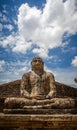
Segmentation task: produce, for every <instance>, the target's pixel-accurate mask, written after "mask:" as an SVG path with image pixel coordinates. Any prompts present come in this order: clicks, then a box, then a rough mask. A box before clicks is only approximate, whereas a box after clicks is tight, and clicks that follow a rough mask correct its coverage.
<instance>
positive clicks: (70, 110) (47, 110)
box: [3, 108, 77, 115]
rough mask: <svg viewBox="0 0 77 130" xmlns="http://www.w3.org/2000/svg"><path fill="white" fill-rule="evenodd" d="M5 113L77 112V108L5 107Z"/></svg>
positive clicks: (46, 113)
mask: <svg viewBox="0 0 77 130" xmlns="http://www.w3.org/2000/svg"><path fill="white" fill-rule="evenodd" d="M3 112H4V113H5V114H19V113H21V114H42V115H43V114H44V115H48V114H77V109H76V108H73V109H4V110H3Z"/></svg>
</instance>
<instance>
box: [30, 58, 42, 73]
mask: <svg viewBox="0 0 77 130" xmlns="http://www.w3.org/2000/svg"><path fill="white" fill-rule="evenodd" d="M31 65H32V70H36V71H43V70H44V62H43V60H42V58H40V57H34V58H33V59H32V62H31Z"/></svg>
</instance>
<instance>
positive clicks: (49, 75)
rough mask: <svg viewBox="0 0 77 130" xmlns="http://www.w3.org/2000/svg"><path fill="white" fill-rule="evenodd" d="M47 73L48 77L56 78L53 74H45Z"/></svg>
mask: <svg viewBox="0 0 77 130" xmlns="http://www.w3.org/2000/svg"><path fill="white" fill-rule="evenodd" d="M45 73H46V75H47V76H48V77H52V78H54V74H53V73H51V72H45Z"/></svg>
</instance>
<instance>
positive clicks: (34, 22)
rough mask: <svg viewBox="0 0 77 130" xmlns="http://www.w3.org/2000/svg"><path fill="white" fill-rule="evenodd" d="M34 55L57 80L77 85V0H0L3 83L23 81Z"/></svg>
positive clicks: (0, 56)
mask: <svg viewBox="0 0 77 130" xmlns="http://www.w3.org/2000/svg"><path fill="white" fill-rule="evenodd" d="M35 56H40V57H42V58H43V60H44V62H45V70H47V71H51V72H53V73H54V76H55V80H56V81H58V82H61V83H64V84H67V85H71V86H76V83H75V82H74V78H75V77H77V1H76V0H55V1H54V0H38V1H37V0H0V84H3V83H7V82H10V81H14V80H17V79H21V77H22V75H23V73H25V72H28V71H29V70H30V69H31V65H30V62H31V60H32V58H33V57H35Z"/></svg>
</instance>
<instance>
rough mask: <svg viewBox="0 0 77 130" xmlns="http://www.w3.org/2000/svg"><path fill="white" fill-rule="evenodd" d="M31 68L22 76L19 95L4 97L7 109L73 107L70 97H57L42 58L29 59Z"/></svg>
mask: <svg viewBox="0 0 77 130" xmlns="http://www.w3.org/2000/svg"><path fill="white" fill-rule="evenodd" d="M31 66H32V70H31V71H30V72H28V73H25V74H24V75H23V76H22V80H21V87H20V95H21V96H20V97H19V98H15V97H11V98H6V100H5V106H6V108H9V109H14V108H15V109H17V108H21V109H34V108H37V109H41V108H46V109H49V108H63V109H64V108H74V107H75V102H74V100H73V99H72V98H70V97H69V98H60V97H58V93H57V89H56V86H55V78H54V75H53V74H52V73H51V72H46V71H45V70H44V62H43V60H42V58H40V57H35V58H33V59H32V61H31Z"/></svg>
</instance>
